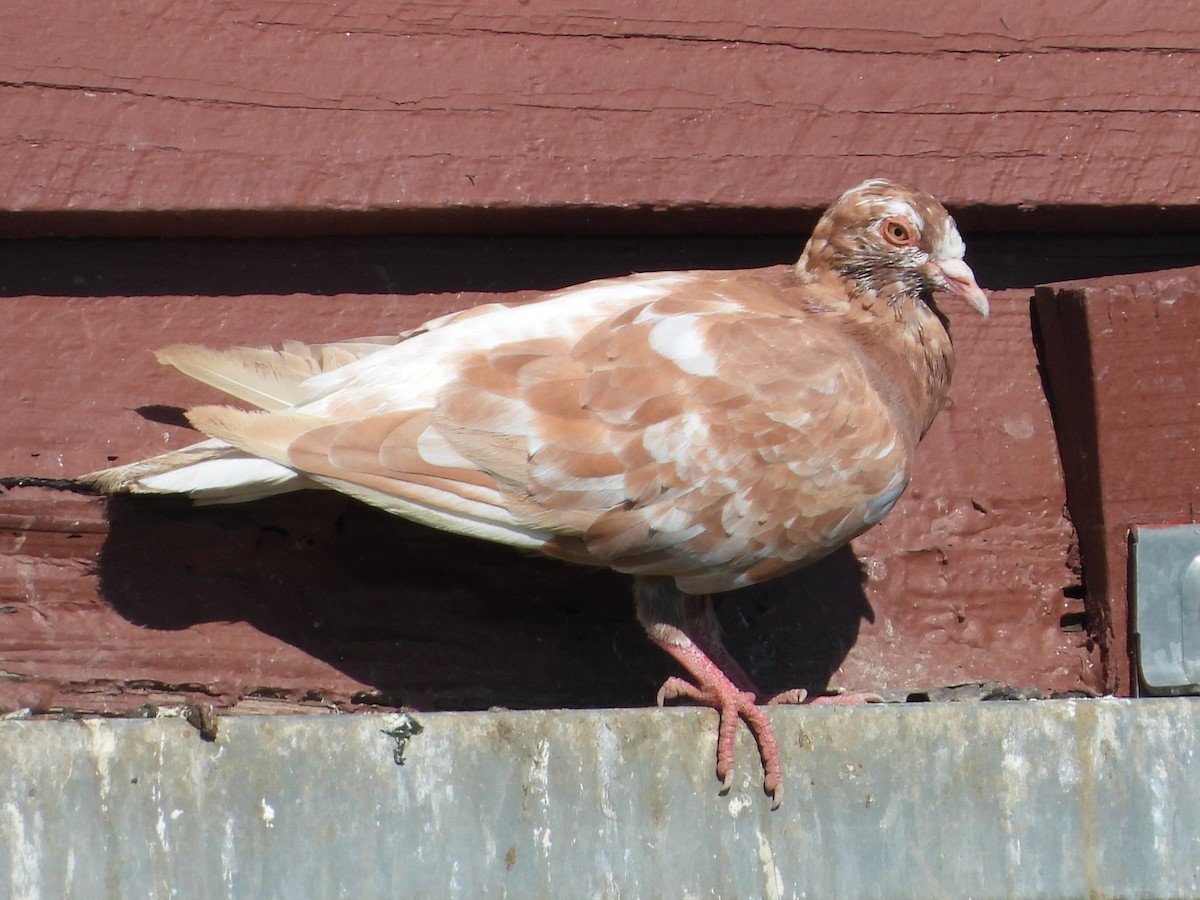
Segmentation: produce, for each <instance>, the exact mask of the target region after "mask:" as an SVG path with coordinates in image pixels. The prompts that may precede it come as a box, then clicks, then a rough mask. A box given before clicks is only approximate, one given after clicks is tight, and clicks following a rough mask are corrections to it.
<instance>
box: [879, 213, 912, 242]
mask: <svg viewBox="0 0 1200 900" xmlns="http://www.w3.org/2000/svg"><path fill="white" fill-rule="evenodd" d="M880 230H881V231H882V232H883V238H884V240H886V241H887V242H888V243H889V244H892V245H894V246H896V247H908V246H910V245H912V244H915V243H916V242H917V232H916V229H915V228H913V227H912V225H910V224H909V223H908V222H907V221H905V220H904V219H898V218H893V219H884V220H883V224H882V225H881V226H880Z"/></svg>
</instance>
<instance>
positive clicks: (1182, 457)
mask: <svg viewBox="0 0 1200 900" xmlns="http://www.w3.org/2000/svg"><path fill="white" fill-rule="evenodd" d="M1035 302H1036V310H1037V323H1038V326H1037V327H1038V333H1039V336H1040V340H1041V343H1042V347H1043V351H1042V355H1043V360H1044V363H1043V364H1044V366H1045V369H1046V373H1047V381H1048V384H1049V388H1050V394H1051V398H1052V401H1053V408H1054V415H1055V422H1056V427H1057V434H1058V441H1059V445H1060V448H1061V453H1062V459H1063V464H1064V469H1065V475H1066V481H1067V494H1068V497H1069V499H1070V503H1071V509H1072V512H1073V515H1074V519H1075V522H1076V523H1077V525H1078V527H1079V543H1080V551H1081V554H1082V561H1083V568H1084V572H1085V574H1086V582H1085V586H1086V589H1087V599H1088V605H1089V607H1090V609H1091V610H1092V615H1093V617H1094V620H1095V621H1096V622H1097V625H1098V626H1099V632H1100V634H1101V635H1102V637H1103V644H1104V647H1105V653H1104V659H1105V682H1106V685H1107V686H1108V688H1109V689H1110V690H1114V691H1120V692H1127V691H1130V690H1133V689H1135V685H1134V684H1133V681H1134V680H1135V673H1132V672H1131V671H1130V651H1129V648H1130V635H1129V626H1130V620H1129V613H1128V609H1129V604H1128V590H1127V587H1128V585H1127V583H1128V560H1129V557H1128V540H1129V529H1130V527H1131V526H1134V525H1153V524H1180V523H1186V522H1196V521H1198V520H1200V519H1198V516H1200V269H1198V268H1191V269H1179V270H1175V271H1167V272H1156V273H1152V274H1148V275H1135V276H1121V277H1113V278H1104V279H1094V280H1092V281H1088V282H1075V283H1070V282H1067V283H1062V284H1057V285H1051V286H1048V287H1042V288H1038V290H1037V294H1036V301H1035Z"/></svg>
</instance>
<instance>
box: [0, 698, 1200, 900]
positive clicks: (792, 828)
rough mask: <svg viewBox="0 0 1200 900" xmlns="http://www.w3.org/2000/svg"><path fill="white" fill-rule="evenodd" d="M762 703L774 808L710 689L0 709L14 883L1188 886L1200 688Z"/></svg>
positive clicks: (126, 886)
mask: <svg viewBox="0 0 1200 900" xmlns="http://www.w3.org/2000/svg"><path fill="white" fill-rule="evenodd" d="M771 715H772V718H773V720H774V722H775V725H776V727H777V729H778V731H779V736H780V740H781V742H782V745H783V757H784V760H785V767H786V770H785V777H786V780H787V793H786V794H785V796H784V802H783V806H782V808H781V809H779V810H778V811H776V812H772V811H771V809H770V803H769V802H768V800H767V798H766V797H764V796H763V794H762V790H761V785H760V780H761V773H760V772H759V770H758V768H757V759H756V755H755V752H754V748H753V746H752V745H751V744H750V742H749V740H748V739H746V736H745V735H744V734H743V735H741V736H740V738H739V753H740V756H739V761H738V771H737V778H736V781H735V784H734V786H733V789H732V790H731V791H730V792H729V794H728V795H726V796H720V795H719V794H718V785H717V783H716V781H715V778H714V776H713V771H712V769H713V752H714V750H713V747H714V743H713V738H714V735H713V731H714V728H713V726H714V724H715V722H714V716H713V714H712V713H710V712H707V711H703V710H692V709H672V710H605V711H595V712H586V711H571V712H557V711H555V712H490V713H441V714H430V715H420V714H418V715H416V716H415V719H416V720H417V722H418V724H419V726H420V730H419V731H418V729H417V728H416V727H414V726H413V723H412V722H408V721H406V720H404V719H402V718H397V717H387V716H374V715H369V716H368V715H362V716H317V717H287V718H284V717H280V718H249V717H245V718H223V719H221V720H220V721H219V728H218V733H217V738H216V740H215V741H214V742H208V741H205V740H203V739H201V737H200V736H199V734H198V732H197V731H196V730H195V729H194V728H193V727H192V726H190V725H188V724H187V723H186V722H184V721H182V720H181V719H155V720H96V719H91V720H82V721H66V722H53V721H28V720H27V721H6V722H0V895H4V893H5V891H7V896H9V897H13V898H43V897H44V898H56V900H57V898H75V897H78V898H88V900H94V898H98V897H114V898H129V897H138V898H142V897H179V898H193V897H197V898H199V897H205V898H207V897H246V898H262V897H322V898H328V897H354V898H359V897H418V898H420V897H429V898H460V897H461V898H472V900H473V898H479V897H520V898H531V897H554V898H566V897H630V898H648V897H672V898H678V897H742V898H750V897H835V896H836V897H942V896H953V897H963V896H975V897H1009V896H1025V897H1032V896H1039V897H1076V896H1135V895H1137V896H1196V895H1198V894H1200V778H1197V777H1196V771H1197V758H1196V756H1197V750H1196V748H1197V747H1198V746H1200V701H1195V700H1190V699H1169V700H1141V701H1120V700H1111V699H1106V700H1065V701H1041V702H1004V703H1001V702H997V703H931V704H914V705H908V706H883V707H868V708H862V709H836V708H800V709H774V710H772V711H771ZM389 732H390V734H389ZM398 759H403V762H402V763H401V764H398V762H397V760H398Z"/></svg>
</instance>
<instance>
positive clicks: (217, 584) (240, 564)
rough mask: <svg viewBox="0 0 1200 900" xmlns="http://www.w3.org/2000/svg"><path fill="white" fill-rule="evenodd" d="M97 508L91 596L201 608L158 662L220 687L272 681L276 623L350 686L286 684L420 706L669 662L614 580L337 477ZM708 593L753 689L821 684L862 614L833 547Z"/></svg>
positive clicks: (867, 614)
mask: <svg viewBox="0 0 1200 900" xmlns="http://www.w3.org/2000/svg"><path fill="white" fill-rule="evenodd" d="M108 517H109V526H110V531H109V536H108V538H107V540H106V542H105V544H104V546H103V549H102V551H101V554H100V557H99V561H98V575H99V581H100V588H101V591H102V593H103V595H104V596H105V598H106V599H107V601H108V603H109V604H111V606H112V607H113V608H114V609H115V610H116V612H117V613H119V614H120V615H121V616H123V617H124V618H126V619H127V620H128V621H130V622H132V623H134V624H136V625H139V626H142V627H145V628H150V629H157V630H161V631H179V632H182V631H183V630H186V629H189V628H192V627H193V626H198V625H200V624H201V623H211V627H208V628H206V629H205V635H204V636H203V637H202V636H200V635H198V634H197V635H196V636H195V639H193V638H192V637H191V636H189V635H186V634H180V635H178V636H177V639H176V640H174V641H172V642H171V650H170V651H169V652H171V653H172V654H184V655H185V658H183V659H180V658H178V657H176V658H174V659H173V660H172V671H173V672H176V673H178V672H184V673H187V674H186V677H187V678H188V680H189V681H196V682H198V683H209V682H213V681H218V682H220V683H221V684H222V685H226V686H228V689H229V690H230V691H231V692H232V693H235V694H236V693H239V692H240V693H245V692H247V691H250V690H253V691H254V692H257V693H266V694H268V695H270V694H271V692H272V690H273V684H272V679H273V676H272V672H273V671H276V672H278V673H281V672H283V671H284V670H283V669H281V668H280V667H279V665H278V663H277V662H276V658H277V657H279V656H280V654H279V652H278V650H279V648H278V645H277V643H275V641H276V640H278V641H282V642H284V643H286V644H289V645H291V646H292V647H295V648H298V649H299V650H301V651H303V652H304V653H305V654H307V655H308V656H310V657H313V658H315V659H317V660H321V661H323V662H324V663H326V664H328V665H329V666H331V667H332V668H334V669H336V670H337V671H338V672H340V673H342V674H344V675H345V676H348V678H349V679H352V680H353V682H354V683H357V685H359V686H363V685H365V686H367V689H366V690H362V689H361V688H359V689H357V690H356V689H355V687H354V684H352V683H343V684H336V683H334V684H330V683H328V681H329V678H330V675H329V673H328V671H327V670H324V671H319V672H318V671H314V674H313V676H311V677H313V679H314V683H313V684H311V685H310V686H308V689H307V690H302V691H300V696H304V695H306V694H307V696H308V698H309V699H319V698H325V699H334V700H337V701H338V702H342V703H344V702H345V701H346V699H347V698H348V699H350V701H351V702H359V703H370V704H381V705H388V706H392V705H408V706H411V707H414V708H417V709H425V710H438V709H486V708H489V707H493V706H501V707H508V708H514V709H521V708H534V709H536V708H557V707H579V708H590V707H606V706H644V705H646V704H647V703H649V702H652V699H653V697H654V694H655V691H656V690H657V688H658V686H659V684H660V683H661V682H662V680H663V678H664V677H665V676H666V675H668V674H671V673H672V671H673V670H672V668H671V667H672V665H673V664H672V663H671V662H670V661H669V659H668V658H667V657H666V656H665V655H664V654H662V653H661V652H660V651H659V650H657V649H656V648H655V647H653V645H651V644H650V642H649V641H648V640H647V639H646V637H645V636H644V634H643V632H642V630H641V627H640V626H639V625H638V623H637V621H636V618H635V616H634V610H633V602H632V598H631V595H630V579H629V578H628V577H626V576H622V575H619V574H616V573H613V572H608V571H604V570H597V569H588V568H583V567H578V566H571V565H568V564H566V563H560V562H558V561H555V560H550V559H544V558H541V557H530V556H526V555H523V554H520V553H517V552H515V551H513V550H510V549H508V548H505V547H500V546H497V545H493V544H489V543H486V542H481V541H476V540H472V539H468V538H461V537H457V536H454V535H449V534H445V533H442V532H438V531H435V530H432V529H428V528H425V527H423V526H420V525H417V524H414V523H411V522H407V521H404V520H402V519H399V518H397V517H395V516H391V515H388V514H386V513H383V512H381V511H379V510H376V509H373V508H371V507H368V506H366V505H363V504H361V503H358V502H356V501H353V500H350V499H348V498H346V497H343V496H340V495H337V494H333V493H324V492H319V491H308V492H301V493H296V494H290V495H285V496H280V497H274V498H270V499H268V500H262V501H257V502H254V503H247V504H240V505H231V506H214V507H193V506H191V505H190V504H189V503H188V502H187V501H186V500H183V499H180V498H172V497H165V498H159V497H128V496H118V497H114V498H112V499H111V500H110V502H109V507H108ZM717 609H718V614H719V616H720V618H721V620H722V624H723V626H724V629H725V638H726V643H727V645H728V646H729V649H730V650H731V651H732V653H733V654H734V655H735V657H737V658H738V659H739V660H740V661H741V662H742V663H743V664H744V666H745V667H746V669H747V670H748V671H749V672H750V673H751V675H752V676H753V677H755V678H756V679H757V680H758V682H759V684H760V686H761V687H762V688H763V690H764V691H766V692H768V693H773V692H775V691H778V690H783V689H785V688H791V687H805V688H808V689H809V690H810V691H820V690H821V689H823V688H825V687H826V686H827V685H828V683H829V680H830V677H831V676H832V675H833V673H834V672H836V671H837V669H838V667H839V666H840V665H841V663H842V661H843V659H844V658H845V656H846V654H847V653H848V652H849V650H850V648H851V647H852V646H853V645H854V643H855V641H856V640H857V637H858V632H859V627H860V624H861V622H862V620H863V619H866V620H868V621H873V619H874V613H873V611H872V609H871V606H870V603H869V602H868V600H867V597H866V594H865V593H864V590H863V573H862V567H861V565H860V563H859V561H858V559H857V558H856V557H855V556H854V554H853V553H852V552H851V550H850V548H849V547H846V548H843V549H842V550H840V551H838V552H837V553H835V554H833V555H831V556H829V557H827V558H826V559H824V560H822V561H820V562H818V563H817V564H815V565H813V566H810V567H809V568H808V569H806V570H804V571H802V572H798V573H795V574H794V575H791V576H788V577H785V578H781V579H777V580H776V581H773V582H770V583H768V584H764V585H759V586H756V587H753V588H748V589H744V590H742V591H737V592H734V593H731V594H726V595H724V596H723V597H721V598H720V599H719V602H718V606H717ZM225 623H233V624H229V625H225ZM236 623H246V624H248V625H250V626H252V629H246V628H244V627H241V626H238V625H237V624H236ZM214 628H215V629H217V630H216V634H217V635H218V637H217V638H215V639H214V638H213V636H212V635H213V629H214ZM223 628H224V630H222V629H223ZM264 635H265V636H269V637H265V638H264V637H263V636H264ZM272 639H274V640H272ZM214 648H215V649H214ZM188 654H194V657H193V658H192V659H188V658H186V655H188ZM273 667H275V668H274V669H273ZM285 668H286V667H285ZM287 671H288V673H289V674H287V675H283V674H277V675H276V676H275V680H276V681H279V682H284V681H288V682H289V684H290V688H287V689H284V688H280V689H279V694H280V695H281V696H287V695H289V694H291V695H294V694H296V685H295V683H294V682H295V681H296V675H295V666H294V665H293V666H292V667H291V668H289V669H287ZM193 672H194V674H193ZM302 677H303V676H302ZM289 679H290V681H289ZM334 681H337V679H336V677H335V678H334Z"/></svg>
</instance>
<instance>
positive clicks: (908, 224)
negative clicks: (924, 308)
mask: <svg viewBox="0 0 1200 900" xmlns="http://www.w3.org/2000/svg"><path fill="white" fill-rule="evenodd" d="M965 252H966V245H965V244H964V243H963V239H962V237H961V235H959V233H958V227H957V226H956V225H955V224H954V219H952V218H951V217H950V214H949V213H948V212H946V208H945V207H944V206H942V204H940V203H938V201H937V200H935V199H934V198H933V197H931V196H929V194H926V193H925V192H924V191H919V190H916V189H915V188H910V187H904V186H903V185H899V184H895V183H893V182H890V181H885V180H883V179H872V180H871V181H864V182H863V183H862V184H860V185H858V187H854V188H851V189H850V190H848V191H846V193H844V194H842V196H841V197H839V198H838V199H837V200H836V201H834V203H833V205H832V206H830V207H829V209H827V210H826V211H825V214H824V215H823V216H821V220H820V221H819V222H818V223H817V227H816V228H814V229H813V235H812V237H811V238H810V239H809V241H808V244H807V245H806V246H805V248H804V253H803V254H802V255H801V256H800V261H799V262H797V263H796V273H797V275H799V276H800V278H801V279H803V280H805V281H815V280H817V279H819V278H821V277H822V275H823V274H825V273H828V272H830V271H832V272H833V273H835V274H836V275H838V276H839V277H840V278H842V279H844V280H845V281H846V282H848V283H849V285H850V292H851V294H852V295H854V296H860V295H863V294H868V293H869V294H874V295H877V296H879V297H881V298H884V299H887V300H888V301H889V302H890V303H892V304H893V305H895V304H898V303H899V302H900V301H901V300H902V299H903V298H905V297H914V298H915V297H920V298H921V299H925V300H928V299H931V298H932V295H933V294H934V293H936V292H939V291H948V292H949V293H951V294H954V295H956V296H958V297H961V298H962V299H963V300H966V301H967V303H968V304H969V305H970V306H971V308H972V309H974V310H975V311H976V312H978V313H980V314H981V315H984V316H986V315H987V314H988V300H987V295H985V294H984V293H983V291H982V290H981V289H980V287H979V285H978V284H977V283H976V282H975V275H974V273H972V272H971V269H970V267H969V266H968V265H967V264H966V262H965V261H964V260H963V255H964V253H965Z"/></svg>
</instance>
